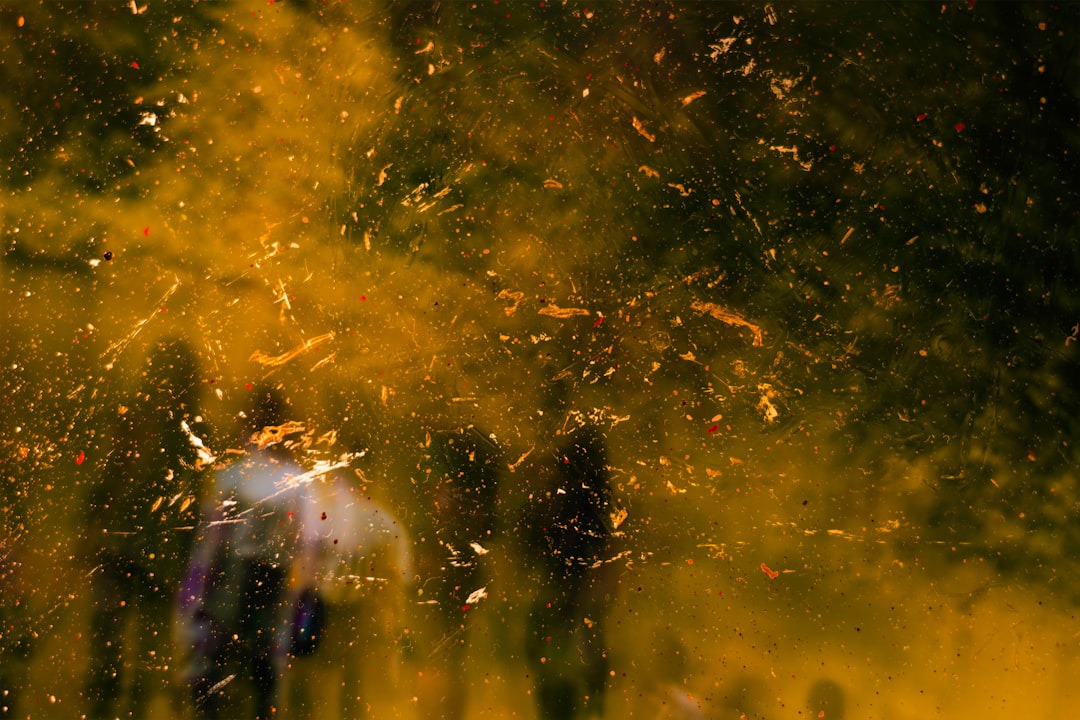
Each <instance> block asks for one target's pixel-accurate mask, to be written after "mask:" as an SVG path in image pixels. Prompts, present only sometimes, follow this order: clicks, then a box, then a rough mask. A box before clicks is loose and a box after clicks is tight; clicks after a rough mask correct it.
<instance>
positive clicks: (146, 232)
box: [142, 225, 150, 237]
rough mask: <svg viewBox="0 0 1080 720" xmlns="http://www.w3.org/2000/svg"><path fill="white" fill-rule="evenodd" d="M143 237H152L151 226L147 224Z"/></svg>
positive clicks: (143, 230)
mask: <svg viewBox="0 0 1080 720" xmlns="http://www.w3.org/2000/svg"><path fill="white" fill-rule="evenodd" d="M142 234H143V237H150V226H149V225H147V226H146V227H144V228H143V229H142Z"/></svg>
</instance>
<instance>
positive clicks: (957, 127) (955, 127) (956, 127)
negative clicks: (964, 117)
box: [952, 122, 967, 132]
mask: <svg viewBox="0 0 1080 720" xmlns="http://www.w3.org/2000/svg"><path fill="white" fill-rule="evenodd" d="M952 127H953V130H955V131H956V132H963V131H964V128H966V127H967V125H965V124H964V123H962V122H959V123H956V124H955V125H953V126H952Z"/></svg>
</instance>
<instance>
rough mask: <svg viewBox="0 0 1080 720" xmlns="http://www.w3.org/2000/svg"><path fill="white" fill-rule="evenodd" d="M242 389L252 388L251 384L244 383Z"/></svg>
mask: <svg viewBox="0 0 1080 720" xmlns="http://www.w3.org/2000/svg"><path fill="white" fill-rule="evenodd" d="M244 387H245V388H247V389H248V390H250V389H251V388H252V387H254V386H253V385H252V384H251V383H244Z"/></svg>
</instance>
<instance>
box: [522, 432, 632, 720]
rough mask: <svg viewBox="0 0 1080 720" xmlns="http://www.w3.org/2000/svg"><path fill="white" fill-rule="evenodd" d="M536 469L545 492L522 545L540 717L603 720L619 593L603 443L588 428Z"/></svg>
mask: <svg viewBox="0 0 1080 720" xmlns="http://www.w3.org/2000/svg"><path fill="white" fill-rule="evenodd" d="M536 470H537V473H538V476H539V477H538V480H539V487H538V489H537V490H536V491H534V492H533V494H532V497H531V499H530V502H529V504H528V506H527V508H526V516H525V518H524V522H523V526H524V533H523V537H522V539H523V540H524V541H525V542H526V543H527V545H526V547H525V549H524V554H525V556H526V557H527V558H529V561H530V565H531V570H532V580H533V581H534V583H535V588H536V592H535V595H534V597H535V599H534V602H533V605H532V611H531V612H530V615H529V623H528V628H527V631H526V655H527V660H528V662H529V665H530V668H531V671H532V674H533V676H534V677H535V678H536V695H537V706H538V710H539V717H540V718H542V719H543V720H552V719H570V718H579V717H585V716H588V715H595V716H600V715H602V714H603V702H604V690H605V686H606V681H607V675H608V657H607V646H606V643H605V637H604V635H605V633H604V627H605V622H606V619H607V617H606V615H607V608H608V605H609V604H610V596H611V593H612V592H613V587H612V585H613V575H612V566H611V565H610V564H609V563H608V562H607V561H608V560H609V559H610V557H609V555H610V545H611V533H612V531H611V529H610V528H611V518H610V516H609V505H608V486H609V479H608V471H607V460H606V456H605V452H604V445H603V440H602V438H601V437H600V435H599V433H598V432H597V431H596V430H595V429H593V428H591V427H583V428H581V429H579V430H577V431H576V432H574V433H572V434H571V435H570V436H569V437H568V438H567V441H566V443H565V444H564V445H563V446H562V448H561V449H560V451H559V452H558V453H557V454H556V456H555V458H554V459H553V460H549V461H548V462H547V463H546V464H543V465H540V466H539V467H537V468H536Z"/></svg>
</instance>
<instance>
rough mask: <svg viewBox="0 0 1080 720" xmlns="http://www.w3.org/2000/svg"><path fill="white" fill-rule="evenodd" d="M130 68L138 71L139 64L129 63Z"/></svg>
mask: <svg viewBox="0 0 1080 720" xmlns="http://www.w3.org/2000/svg"><path fill="white" fill-rule="evenodd" d="M131 67H133V68H135V69H136V70H138V69H139V63H137V62H132V63H131Z"/></svg>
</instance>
